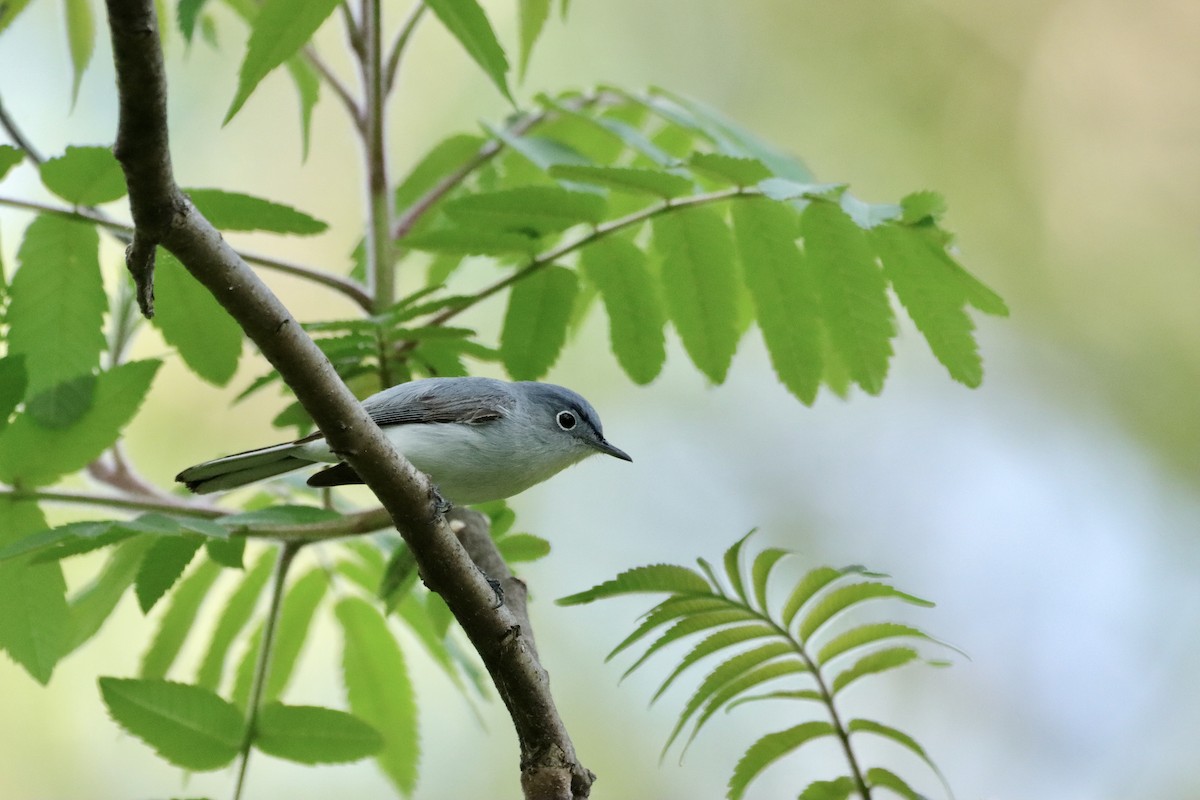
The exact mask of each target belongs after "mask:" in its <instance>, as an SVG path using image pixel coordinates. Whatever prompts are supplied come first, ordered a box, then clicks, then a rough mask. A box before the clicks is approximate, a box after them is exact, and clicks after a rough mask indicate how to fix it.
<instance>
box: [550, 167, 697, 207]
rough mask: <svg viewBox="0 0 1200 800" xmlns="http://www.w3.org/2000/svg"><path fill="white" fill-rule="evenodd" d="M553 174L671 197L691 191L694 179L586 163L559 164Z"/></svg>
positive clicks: (595, 183)
mask: <svg viewBox="0 0 1200 800" xmlns="http://www.w3.org/2000/svg"><path fill="white" fill-rule="evenodd" d="M550 177H552V178H557V179H558V180H561V181H572V182H575V183H589V184H592V185H593V186H604V187H607V188H609V189H613V190H615V191H618V192H632V193H634V194H648V195H654V196H655V197H661V198H663V199H666V200H670V199H671V198H673V197H681V196H683V195H685V194H690V193H691V191H692V189H693V186H692V182H691V181H690V180H688V179H687V178H685V177H683V176H682V175H676V174H674V173H671V172H659V171H658V170H652V169H635V168H633V167H596V166H591V165H587V164H556V165H554V166H552V167H550Z"/></svg>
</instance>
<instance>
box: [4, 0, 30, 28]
mask: <svg viewBox="0 0 1200 800" xmlns="http://www.w3.org/2000/svg"><path fill="white" fill-rule="evenodd" d="M27 5H29V0H8V2H6V3H4V4H2V5H0V33H3V32H4V29H5V28H7V27H8V26H9V25H11V24H12V21H13V20H14V19H16V18H17V15H18V14H20V13H21V12H22V11H24V10H25V6H27Z"/></svg>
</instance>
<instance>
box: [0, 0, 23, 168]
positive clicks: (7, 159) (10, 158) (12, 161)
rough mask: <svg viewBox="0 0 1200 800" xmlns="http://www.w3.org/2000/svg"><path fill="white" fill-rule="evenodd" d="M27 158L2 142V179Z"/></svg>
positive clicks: (16, 148)
mask: <svg viewBox="0 0 1200 800" xmlns="http://www.w3.org/2000/svg"><path fill="white" fill-rule="evenodd" d="M3 17H4V10H3V9H0V20H2V19H3ZM24 160H25V153H24V151H22V150H21V149H20V148H19V147H13V146H12V145H11V144H0V180H3V179H4V176H5V175H7V174H8V171H9V170H10V169H12V168H13V167H15V166H16V165H17V164H20V163H21V162H22V161H24Z"/></svg>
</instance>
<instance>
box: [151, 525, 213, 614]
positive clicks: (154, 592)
mask: <svg viewBox="0 0 1200 800" xmlns="http://www.w3.org/2000/svg"><path fill="white" fill-rule="evenodd" d="M203 543H204V540H203V539H201V538H200V537H199V536H164V537H162V538H160V539H158V540H157V541H156V542H155V543H154V544H153V546H151V548H150V549H149V550H148V551H147V552H146V557H145V558H144V559H142V565H141V566H140V567H139V568H138V572H137V578H136V582H135V583H134V587H133V589H134V594H136V595H137V599H138V605H139V606H141V609H142V613H143V614H146V613H149V611H150V609H151V608H153V607H154V604H155V603H157V602H158V600H159V598H160V597H162V596H163V595H164V594H166V593H167V591H168V590H169V589H170V588H171V587H172V586H174V585H175V581H177V580H179V576H180V575H182V574H183V571H184V570H185V569H187V565H188V564H190V563H191V561H192V556H194V555H196V551H197V550H199V549H200V545H201V544H203Z"/></svg>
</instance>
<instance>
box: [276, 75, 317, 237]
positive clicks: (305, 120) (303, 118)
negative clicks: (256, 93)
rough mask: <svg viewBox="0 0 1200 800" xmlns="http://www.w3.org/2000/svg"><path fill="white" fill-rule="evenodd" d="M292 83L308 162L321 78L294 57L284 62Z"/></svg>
mask: <svg viewBox="0 0 1200 800" xmlns="http://www.w3.org/2000/svg"><path fill="white" fill-rule="evenodd" d="M284 66H285V67H287V71H288V74H289V75H291V76H292V83H293V84H294V85H295V87H296V97H297V99H298V100H299V101H300V157H301V159H302V160H305V161H307V160H308V148H309V144H310V143H311V139H312V116H313V109H314V108H316V107H317V101H318V100H320V99H321V78H320V77H319V76H318V75H317V71H316V70H315V69H313V67H312V65H311V64H309V63H308V62H307V61H306V60H304V58H303V57H301V56H299V55H295V56H292V57H291V58H289V59H288V60H287V61H285V62H284ZM322 224H324V223H322Z"/></svg>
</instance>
